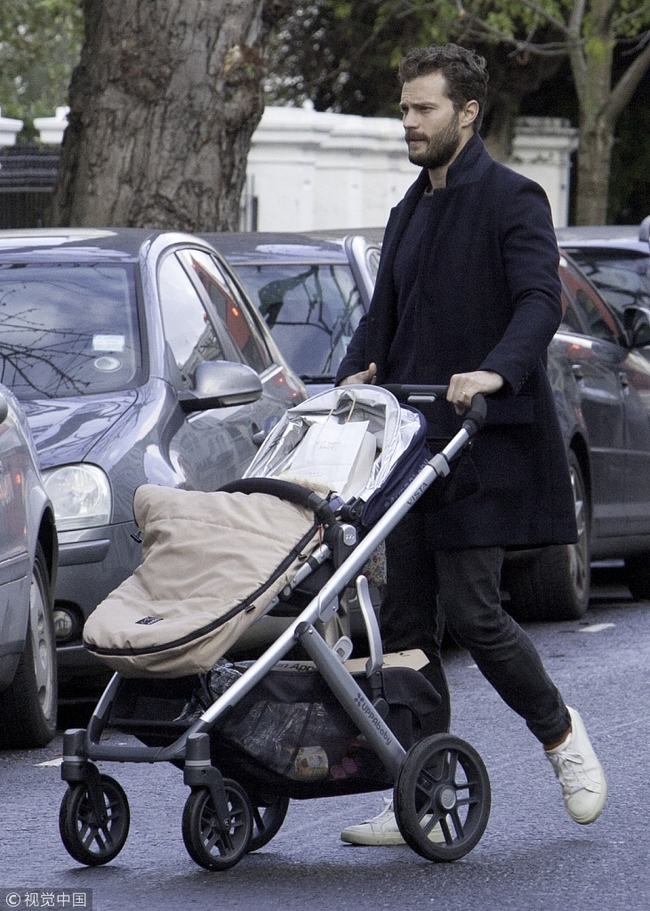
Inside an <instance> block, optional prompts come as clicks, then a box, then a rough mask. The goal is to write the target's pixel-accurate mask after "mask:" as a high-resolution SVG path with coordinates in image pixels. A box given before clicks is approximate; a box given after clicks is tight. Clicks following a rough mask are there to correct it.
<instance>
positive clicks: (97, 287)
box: [0, 263, 142, 401]
mask: <svg viewBox="0 0 650 911" xmlns="http://www.w3.org/2000/svg"><path fill="white" fill-rule="evenodd" d="M0 324H1V325H2V331H1V332H0V381H1V382H2V383H4V384H5V385H6V386H9V388H10V389H12V390H13V392H14V394H15V395H16V396H17V398H19V399H21V400H22V401H27V400H29V399H35V398H65V397H69V396H79V395H92V394H93V393H106V392H112V391H117V390H120V389H126V388H130V387H132V386H134V385H136V384H137V383H138V382H139V381H140V378H141V367H142V359H141V350H140V340H139V331H138V320H137V307H136V300H135V281H134V272H133V266H131V265H128V264H125V265H121V264H120V265H113V264H91V263H88V264H86V263H83V264H70V263H69V264H49V263H48V264H11V265H1V264H0Z"/></svg>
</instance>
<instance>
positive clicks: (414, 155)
mask: <svg viewBox="0 0 650 911" xmlns="http://www.w3.org/2000/svg"><path fill="white" fill-rule="evenodd" d="M415 136H416V137H417V138H420V134H418V133H416V134H415ZM406 138H407V140H408V139H409V138H410V139H412V138H413V136H409V134H408V133H407V136H406ZM459 145H460V126H459V124H458V116H457V114H456V113H454V114H453V115H452V117H451V119H450V120H449V123H448V124H447V126H446V127H445V128H444V130H442V132H440V133H438V134H437V135H436V136H432V137H431V139H430V140H429V143H428V145H427V147H426V149H425V150H424V151H423V152H414V151H413V150H412V149H411V147H410V145H409V161H410V162H411V163H412V164H416V165H420V167H422V168H427V169H428V170H435V169H436V168H442V167H444V166H445V165H447V164H449V162H450V161H451V159H452V158H453V157H454V155H455V154H456V152H457V151H458V146H459Z"/></svg>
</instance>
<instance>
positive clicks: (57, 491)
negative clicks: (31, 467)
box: [43, 464, 111, 531]
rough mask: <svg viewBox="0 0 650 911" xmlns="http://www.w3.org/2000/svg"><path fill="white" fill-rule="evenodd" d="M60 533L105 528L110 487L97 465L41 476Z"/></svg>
mask: <svg viewBox="0 0 650 911" xmlns="http://www.w3.org/2000/svg"><path fill="white" fill-rule="evenodd" d="M43 480H44V481H45V489H46V490H47V493H48V496H49V498H50V499H51V501H52V504H53V505H54V515H55V517H56V526H57V528H58V530H59V531H72V530H73V529H79V528H92V527H94V526H96V525H107V524H108V521H109V519H110V516H111V487H110V484H109V483H108V478H107V477H106V475H105V474H104V472H103V471H102V470H101V468H98V467H97V466H96V465H82V464H77V465H63V466H61V467H60V468H51V469H49V470H47V471H44V472H43Z"/></svg>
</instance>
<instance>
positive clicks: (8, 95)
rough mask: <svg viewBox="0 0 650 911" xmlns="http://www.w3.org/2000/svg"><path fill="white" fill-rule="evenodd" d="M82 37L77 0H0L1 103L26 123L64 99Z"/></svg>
mask: <svg viewBox="0 0 650 911" xmlns="http://www.w3.org/2000/svg"><path fill="white" fill-rule="evenodd" d="M82 40H83V17H82V12H81V4H80V0H2V2H1V3H0V107H2V113H3V115H4V116H7V117H17V118H19V119H20V120H23V121H25V123H26V124H27V125H28V127H29V125H30V124H31V121H32V120H33V118H34V117H43V116H46V117H47V116H50V115H53V114H54V111H55V108H56V107H57V106H58V105H61V104H65V102H66V99H67V95H68V85H69V83H70V75H71V73H72V69H73V67H74V66H75V64H76V63H77V61H78V59H79V54H80V51H81V43H82Z"/></svg>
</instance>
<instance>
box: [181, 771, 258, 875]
mask: <svg viewBox="0 0 650 911" xmlns="http://www.w3.org/2000/svg"><path fill="white" fill-rule="evenodd" d="M223 785H224V789H225V791H226V800H227V801H228V813H229V816H230V827H229V829H228V831H227V832H223V831H222V828H221V826H220V824H219V817H218V814H217V810H216V807H215V805H214V801H213V799H212V795H211V793H210V791H209V789H208V788H194V789H193V790H192V792H191V793H190V795H189V797H188V798H187V801H186V803H185V808H184V810H183V821H182V831H183V841H184V843H185V847H186V849H187V853H188V854H189V855H190V857H191V858H192V860H193V861H194V862H195V863H197V864H198V865H199V866H200V867H203V868H204V869H206V870H228V869H229V868H230V867H234V865H235V864H236V863H239V861H240V860H241V859H242V857H243V856H244V855H245V854H246V852H247V851H248V849H249V845H250V840H251V836H252V833H253V807H252V805H251V802H250V800H249V798H248V795H247V794H246V791H244V789H243V788H242V787H241V785H239V784H238V783H237V782H236V781H233V780H232V779H229V778H225V779H224V782H223Z"/></svg>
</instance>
